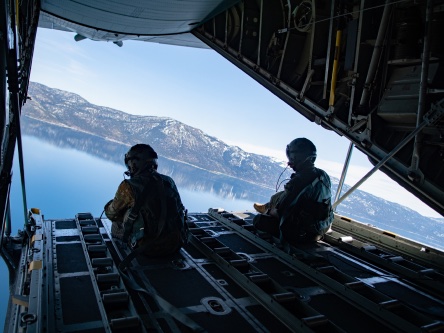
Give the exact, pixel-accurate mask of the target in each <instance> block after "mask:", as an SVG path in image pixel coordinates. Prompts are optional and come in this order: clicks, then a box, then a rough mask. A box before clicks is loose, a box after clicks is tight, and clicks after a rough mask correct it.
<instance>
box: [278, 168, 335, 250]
mask: <svg viewBox="0 0 444 333" xmlns="http://www.w3.org/2000/svg"><path fill="white" fill-rule="evenodd" d="M333 219H334V213H333V208H332V204H331V183H330V178H329V177H328V175H327V174H326V173H325V172H324V171H322V170H318V169H317V175H316V178H315V179H314V180H313V181H312V182H311V183H309V184H308V185H307V186H306V187H305V188H304V189H303V190H302V191H301V192H299V194H298V195H297V196H296V197H295V198H294V199H293V200H292V202H291V204H290V206H289V209H288V212H287V213H286V214H285V215H284V216H282V218H281V221H280V229H281V240H282V239H285V240H288V241H289V242H292V241H293V242H295V243H297V242H299V241H301V240H310V239H309V238H310V237H312V238H317V239H320V238H322V236H323V235H324V234H325V233H326V232H327V231H328V230H329V228H330V226H331V224H332V223H333ZM307 237H308V239H305V238H307Z"/></svg>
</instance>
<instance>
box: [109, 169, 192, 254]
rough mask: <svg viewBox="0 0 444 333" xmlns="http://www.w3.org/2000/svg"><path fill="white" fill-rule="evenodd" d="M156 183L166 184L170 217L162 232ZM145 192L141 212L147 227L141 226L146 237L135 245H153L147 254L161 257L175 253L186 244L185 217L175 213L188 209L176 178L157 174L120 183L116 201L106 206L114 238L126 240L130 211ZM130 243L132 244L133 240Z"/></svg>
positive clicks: (150, 173) (115, 197)
mask: <svg viewBox="0 0 444 333" xmlns="http://www.w3.org/2000/svg"><path fill="white" fill-rule="evenodd" d="M156 179H157V180H156ZM156 181H161V182H162V183H163V187H164V190H165V195H166V197H167V199H166V201H167V203H168V207H166V208H167V212H168V214H167V217H168V218H167V219H166V221H165V224H164V226H163V227H162V228H161V229H160V228H159V217H160V214H161V199H160V195H159V190H158V186H157V185H156ZM145 188H146V190H144V189H145ZM143 193H144V198H143V199H142V205H141V209H140V213H139V214H141V216H142V218H143V225H142V228H139V227H140V226H138V227H137V229H140V230H142V236H143V238H141V239H140V240H138V241H137V244H135V243H134V240H133V244H132V245H133V246H134V245H136V246H142V245H144V244H146V243H147V242H148V243H150V246H149V247H147V253H145V254H146V255H152V256H160V255H167V254H171V253H174V252H175V251H177V250H178V249H179V248H180V247H181V245H182V228H183V216H182V217H180V216H175V215H174V216H173V215H171V214H172V213H173V212H181V211H182V212H183V211H184V206H183V204H182V201H181V199H180V195H179V192H178V190H177V187H176V184H175V183H174V181H173V179H172V178H170V177H168V176H166V175H162V174H159V173H157V172H156V171H153V172H146V173H143V174H139V175H137V176H135V177H132V178H131V179H126V180H124V181H122V182H121V183H120V185H119V187H118V189H117V192H116V194H115V196H114V199H113V200H111V201H110V202H109V203H108V204H107V205H106V206H105V214H106V216H107V217H108V218H109V219H110V220H111V221H112V227H111V234H112V236H113V237H116V238H119V239H122V238H123V235H124V230H125V223H127V219H128V215H129V212H130V208H132V207H133V206H134V204H135V201H136V198H139V197H140V196H141V195H142V194H143ZM131 228H132V226H131ZM135 231H136V232H137V231H139V230H135ZM129 241H130V242H131V239H130V240H129Z"/></svg>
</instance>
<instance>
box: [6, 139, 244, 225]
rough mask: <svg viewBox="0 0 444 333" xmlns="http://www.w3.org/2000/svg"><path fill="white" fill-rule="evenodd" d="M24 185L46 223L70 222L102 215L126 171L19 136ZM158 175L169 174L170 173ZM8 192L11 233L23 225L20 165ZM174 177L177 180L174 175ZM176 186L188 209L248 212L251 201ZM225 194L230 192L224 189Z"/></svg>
mask: <svg viewBox="0 0 444 333" xmlns="http://www.w3.org/2000/svg"><path fill="white" fill-rule="evenodd" d="M23 150H24V156H25V161H24V163H25V177H26V179H25V182H26V191H27V202H28V206H29V207H37V208H40V209H41V210H42V213H43V214H44V215H45V218H46V219H48V218H49V219H52V218H70V217H74V215H75V214H76V213H79V212H90V213H92V214H93V215H94V216H100V214H101V213H102V211H103V206H104V204H105V203H106V202H108V200H110V199H111V198H112V197H113V196H114V193H115V191H116V190H117V186H118V185H119V183H120V182H121V181H122V180H123V172H124V171H125V167H124V166H123V164H122V165H118V164H116V163H113V162H108V161H104V160H102V159H99V158H96V157H93V156H90V155H88V154H86V153H82V152H79V151H76V150H73V149H65V148H59V147H55V146H53V145H50V144H48V143H45V142H43V141H41V140H39V139H36V138H33V137H26V136H25V137H24V138H23ZM159 171H160V172H164V173H166V174H168V170H167V171H166V172H165V170H162V165H160V166H159ZM176 173H177V170H176ZM14 178H15V179H14V180H13V188H12V193H11V208H12V218H13V233H14V232H16V231H17V229H18V228H20V227H21V226H22V225H23V208H22V203H21V192H20V191H21V190H20V184H19V180H20V179H19V170H18V163H15V165H14ZM173 178H174V179H176V178H175V176H174V175H173ZM176 183H177V184H178V188H179V192H180V195H181V197H182V201H183V203H184V205H185V207H186V208H187V209H188V211H190V212H191V211H192V212H206V211H207V210H208V208H215V207H223V208H225V209H226V210H251V209H252V204H253V203H252V201H247V200H239V199H233V196H229V197H228V198H224V197H222V196H221V195H220V194H221V193H224V192H223V191H220V189H219V188H218V187H217V186H215V185H212V186H210V187H209V188H212V189H213V192H206V191H193V190H189V189H186V188H184V187H183V186H181V185H180V183H181V182H180V181H176ZM228 193H229V191H228Z"/></svg>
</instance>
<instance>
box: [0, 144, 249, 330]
mask: <svg viewBox="0 0 444 333" xmlns="http://www.w3.org/2000/svg"><path fill="white" fill-rule="evenodd" d="M23 151H24V164H25V177H26V178H25V183H26V192H27V193H26V194H27V195H26V196H27V206H28V208H31V207H36V208H39V209H40V210H41V212H42V214H44V216H45V219H57V218H73V217H74V216H75V214H77V213H79V212H90V213H91V214H92V215H93V216H96V217H98V216H100V215H101V214H102V211H103V206H104V205H105V203H107V202H108V201H109V200H110V199H112V198H113V197H114V194H115V191H116V190H117V187H118V185H119V183H120V182H121V181H122V180H123V172H124V171H125V168H124V166H123V163H122V165H119V164H115V163H112V162H108V161H104V160H101V159H99V158H96V157H94V156H91V155H88V154H86V153H83V152H79V151H77V150H73V149H66V148H59V147H55V146H53V145H51V144H48V143H45V142H43V141H41V140H39V139H36V138H34V137H27V136H25V137H23ZM122 159H123V157H122ZM159 170H160V172H162V170H161V166H160V167H159ZM179 192H180V195H181V198H182V202H183V204H184V206H185V207H186V208H187V209H188V211H189V212H206V211H208V208H224V209H226V210H229V211H236V210H238V211H243V210H252V205H253V203H252V202H249V201H246V200H234V199H226V198H222V197H219V196H217V195H215V194H213V193H209V192H206V193H202V192H193V191H190V190H187V189H184V188H180V187H179ZM11 217H12V235H15V234H17V231H18V229H23V225H24V212H23V204H22V193H21V186H20V173H19V168H18V160H17V161H14V168H13V184H12V188H11ZM0 276H1V277H2V278H1V282H0V297H1V298H0V324H1V325H3V323H4V320H5V315H6V307H7V301H8V298H9V284H8V272H7V268H6V266H5V264H4V262H3V261H0Z"/></svg>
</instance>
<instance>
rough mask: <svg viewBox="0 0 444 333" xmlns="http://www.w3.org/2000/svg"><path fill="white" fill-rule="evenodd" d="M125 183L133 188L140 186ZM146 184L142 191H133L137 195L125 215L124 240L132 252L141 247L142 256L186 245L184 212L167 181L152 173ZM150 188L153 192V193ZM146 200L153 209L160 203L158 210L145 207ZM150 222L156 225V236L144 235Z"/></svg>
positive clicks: (162, 253)
mask: <svg viewBox="0 0 444 333" xmlns="http://www.w3.org/2000/svg"><path fill="white" fill-rule="evenodd" d="M127 181H129V183H130V185H131V187H132V188H133V189H134V188H135V187H139V186H142V185H143V184H139V183H135V181H131V180H127ZM149 182H151V184H149V185H147V184H144V185H143V186H144V187H143V190H142V191H141V192H136V193H138V194H139V195H136V198H135V202H134V206H133V207H131V208H130V209H129V210H128V212H127V214H126V215H125V216H126V218H125V222H124V233H123V241H124V242H127V243H129V244H130V245H131V247H132V248H133V249H134V248H136V247H144V248H145V249H144V250H143V252H145V254H151V255H164V254H169V253H170V252H171V253H172V252H175V251H176V250H178V249H179V248H180V247H181V246H182V245H184V243H185V242H186V238H187V235H186V223H185V222H186V221H185V218H186V217H185V211H184V209H183V206H182V205H181V203H180V204H178V201H177V200H178V199H179V200H180V197H179V196H178V194H177V192H176V191H175V190H174V189H173V186H172V185H171V184H170V183H169V182H168V180H167V179H163V177H162V176H160V175H159V174H153V175H152V178H150V179H149ZM153 186H155V187H156V190H153ZM150 196H151V198H149V197H150ZM147 199H148V201H147V202H148V203H150V202H156V206H157V203H158V202H159V201H160V209H159V207H150V206H149V204H146V202H145V201H146V200H147ZM150 223H151V224H155V225H156V226H157V232H156V234H153V233H152V232H148V233H147V232H145V231H146V230H147V231H148V230H150ZM151 229H152V225H151Z"/></svg>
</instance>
